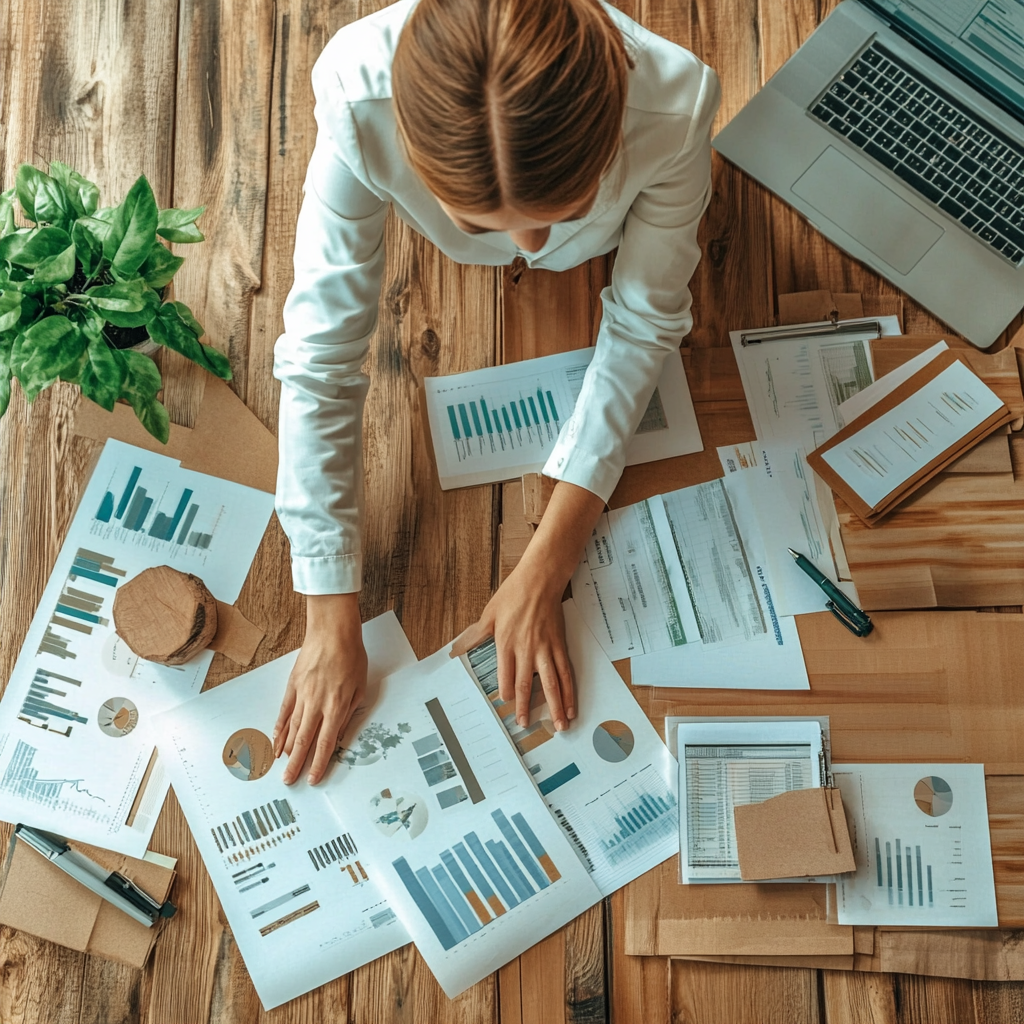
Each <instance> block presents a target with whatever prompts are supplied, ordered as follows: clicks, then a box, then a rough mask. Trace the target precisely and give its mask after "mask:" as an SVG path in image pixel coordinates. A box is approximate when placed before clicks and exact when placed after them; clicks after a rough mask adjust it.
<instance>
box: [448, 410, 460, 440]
mask: <svg viewBox="0 0 1024 1024" xmlns="http://www.w3.org/2000/svg"><path fill="white" fill-rule="evenodd" d="M448 422H449V423H451V425H452V437H454V438H455V440H456V441H459V440H461V439H462V435H461V434H460V433H459V421H458V420H457V419H456V418H455V406H454V405H449V406H448Z"/></svg>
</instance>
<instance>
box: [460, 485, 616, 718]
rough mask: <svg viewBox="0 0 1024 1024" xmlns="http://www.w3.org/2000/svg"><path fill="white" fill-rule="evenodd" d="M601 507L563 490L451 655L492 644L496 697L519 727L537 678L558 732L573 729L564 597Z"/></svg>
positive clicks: (578, 492)
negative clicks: (510, 710) (511, 707)
mask: <svg viewBox="0 0 1024 1024" xmlns="http://www.w3.org/2000/svg"><path fill="white" fill-rule="evenodd" d="M603 508H604V502H603V501H602V500H601V499H600V498H598V497H597V496H596V495H594V494H591V493H590V491H587V490H584V489H583V488H582V487H576V486H575V485H573V484H567V483H564V482H563V483H559V484H557V485H556V487H555V489H554V492H553V493H552V495H551V500H550V502H549V503H548V507H547V510H546V511H545V512H544V518H543V519H542V521H541V524H540V526H539V527H538V528H537V532H536V533H535V534H534V536H533V539H532V540H531V541H530V543H529V545H528V546H527V548H526V551H525V553H524V554H523V557H522V559H521V560H520V562H519V564H518V565H517V566H516V567H515V569H513V570H512V572H511V573H510V574H509V576H508V578H507V579H506V580H505V582H504V583H502V585H501V586H500V587H499V588H498V591H497V593H496V594H495V595H494V596H493V597H492V598H491V600H490V601H488V602H487V607H486V608H484V611H483V615H481V616H480V620H479V621H478V622H477V623H476V624H475V625H473V626H471V627H470V628H469V629H467V630H466V632H465V633H463V634H462V636H461V637H459V639H458V640H457V641H456V643H455V646H454V647H453V652H452V653H453V654H462V653H464V652H465V651H468V650H472V648H474V647H476V646H477V645H478V644H481V643H483V642H484V640H486V639H487V637H489V636H493V637H494V643H495V647H496V649H497V655H498V695H499V696H500V697H501V699H502V700H503V701H506V702H511V701H512V700H514V701H515V708H516V722H517V723H518V724H519V725H520V726H526V725H527V724H528V723H529V720H530V695H531V693H532V692H533V677H534V674H535V673H536V674H537V675H538V676H540V682H541V686H542V687H543V689H544V697H545V699H546V700H547V703H548V709H549V711H550V712H551V720H552V722H554V725H555V729H557V730H559V731H561V730H564V729H567V728H568V727H569V722H571V721H572V720H573V719H574V718H575V717H576V692H575V687H574V681H573V674H572V666H571V665H570V663H569V652H568V651H567V649H566V646H565V618H564V616H563V615H562V594H563V593H564V591H565V588H566V585H567V584H568V582H569V580H570V578H571V577H572V574H573V571H574V570H575V568H576V566H577V564H578V563H579V560H580V556H581V555H582V552H583V547H584V545H585V544H586V542H587V538H588V537H589V536H590V534H591V532H592V531H593V528H594V523H595V522H596V521H597V518H598V516H600V514H601V511H602V509H603Z"/></svg>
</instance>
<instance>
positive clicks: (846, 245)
mask: <svg viewBox="0 0 1024 1024" xmlns="http://www.w3.org/2000/svg"><path fill="white" fill-rule="evenodd" d="M712 145H713V146H714V148H715V149H717V150H718V151H719V152H720V153H721V154H722V155H723V156H724V157H726V158H727V159H728V160H730V161H732V162H733V163H735V164H736V165H738V166H739V167H741V168H742V169H743V170H745V171H746V172H747V173H749V174H750V175H752V176H753V177H754V178H756V179H757V180H758V181H760V182H762V183H763V184H764V185H766V186H767V187H768V188H770V189H771V190H772V191H773V192H775V193H776V194H777V195H778V196H780V197H781V198H782V199H784V200H786V202H788V203H790V204H792V205H793V206H794V207H795V208H796V209H797V210H798V211H799V212H800V213H801V214H803V215H804V216H805V217H806V218H807V219H808V220H809V221H810V222H811V223H812V224H813V225H814V226H815V227H816V228H817V229H818V230H819V231H821V233H822V234H824V235H825V236H826V237H827V238H829V239H831V240H832V241H833V242H835V243H836V245H838V246H840V247H841V248H843V249H845V250H846V251H847V252H848V253H849V254H850V255H851V256H854V257H856V258H857V259H859V260H861V261H862V262H864V263H866V264H867V265H868V266H870V267H872V268H873V269H874V270H876V271H877V272H878V273H879V274H881V275H882V276H883V277H886V278H887V279H888V280H890V281H892V282H893V284H895V285H897V286H898V287H899V288H901V289H902V290H903V291H905V292H906V293H907V294H908V295H910V296H912V297H913V298H914V299H916V300H917V301H918V302H920V303H921V305H922V306H924V307H925V308H927V309H929V310H931V312H933V313H934V314H935V315H936V316H937V317H939V318H940V319H942V320H944V321H945V322H946V323H947V324H949V325H950V326H951V327H952V328H953V329H954V330H956V331H958V332H959V333H960V334H962V335H963V336H964V337H966V338H968V339H969V340H970V341H972V342H973V343H974V344H975V345H978V346H979V347H984V346H987V345H990V344H991V343H992V342H993V341H994V340H995V339H996V338H997V337H998V335H999V334H1000V332H1001V331H1002V330H1003V329H1004V328H1005V327H1006V325H1007V323H1008V322H1009V321H1010V320H1011V319H1012V318H1013V317H1014V315H1015V314H1016V313H1017V311H1018V310H1019V309H1020V308H1021V306H1022V305H1024V0H915V2H910V0H843V2H842V3H841V4H840V5H839V6H838V7H837V8H836V10H835V11H833V12H832V14H830V15H829V16H828V18H826V19H825V21H824V22H823V23H822V24H821V25H820V26H819V27H818V29H817V30H816V31H815V32H814V34H813V35H812V36H811V37H810V38H809V39H808V40H807V42H806V43H804V45H803V46H801V47H800V49H799V50H798V51H797V52H796V53H795V54H794V55H793V57H791V58H790V60H789V61H788V62H787V63H786V64H785V65H784V66H783V67H782V68H781V69H780V70H779V72H778V73H777V74H775V75H774V76H773V77H772V79H771V80H770V81H769V82H768V84H767V85H766V86H765V87H764V89H762V90H761V92H760V93H758V95H757V96H755V97H754V99H753V100H751V102H750V103H748V104H747V105H746V106H745V107H744V108H743V110H741V111H740V113H739V114H738V115H737V116H736V117H735V118H733V120H732V121H731V122H730V123H729V124H728V125H726V127H725V128H724V129H723V130H722V131H721V132H720V133H719V134H718V135H717V136H716V138H715V139H714V140H713V142H712Z"/></svg>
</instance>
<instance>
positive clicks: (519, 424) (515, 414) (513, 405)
mask: <svg viewBox="0 0 1024 1024" xmlns="http://www.w3.org/2000/svg"><path fill="white" fill-rule="evenodd" d="M509 405H510V406H511V408H512V419H514V420H515V421H516V430H522V429H523V421H522V420H521V419H520V418H519V410H518V409H517V408H516V403H515V402H509ZM502 408H503V409H504V408H505V407H504V406H502Z"/></svg>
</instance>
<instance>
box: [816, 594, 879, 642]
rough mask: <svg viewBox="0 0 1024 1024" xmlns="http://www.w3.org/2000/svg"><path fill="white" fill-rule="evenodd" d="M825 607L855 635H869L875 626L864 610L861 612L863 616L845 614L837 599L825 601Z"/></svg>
mask: <svg viewBox="0 0 1024 1024" xmlns="http://www.w3.org/2000/svg"><path fill="white" fill-rule="evenodd" d="M825 607H826V608H827V609H828V610H829V611H830V612H831V613H832V614H833V615H834V616H835V617H836V618H837V619H838V620H839V621H840V622H841V623H842V624H843V625H844V626H845V627H846V628H847V629H848V630H849V631H850V632H851V633H853V635H854V636H867V635H868V633H870V632H871V630H873V629H874V628H875V627H874V626H873V625H872V624H871V619H870V618H868V616H867V615H865V614H864V613H863V612H861V613H860V614H861V616H862V618H860V619H859V620H858V619H854V618H852V617H851V616H849V615H846V614H844V612H843V611H842V609H841V608H839V607H837V606H836V603H835V601H832V600H831V599H830V600H828V601H826V602H825Z"/></svg>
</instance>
